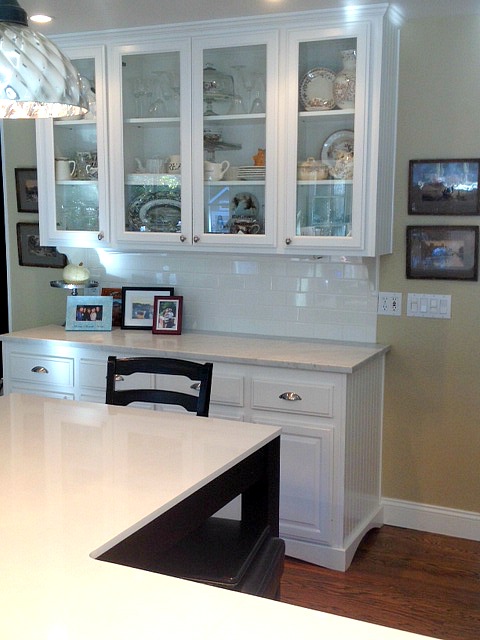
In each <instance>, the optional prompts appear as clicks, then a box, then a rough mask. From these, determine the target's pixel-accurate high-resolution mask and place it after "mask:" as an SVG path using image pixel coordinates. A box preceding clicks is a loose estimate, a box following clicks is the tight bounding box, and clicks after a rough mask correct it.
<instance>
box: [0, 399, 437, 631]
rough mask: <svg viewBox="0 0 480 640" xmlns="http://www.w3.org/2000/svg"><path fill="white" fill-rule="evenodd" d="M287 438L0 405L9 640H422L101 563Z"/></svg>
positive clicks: (125, 411)
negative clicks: (139, 531)
mask: <svg viewBox="0 0 480 640" xmlns="http://www.w3.org/2000/svg"><path fill="white" fill-rule="evenodd" d="M67 407H68V410H67ZM192 425H195V428H194V429H192V428H190V427H191V426H192ZM278 432H279V431H278V429H276V428H274V427H268V426H265V425H253V424H247V423H242V424H239V423H236V422H234V421H224V420H216V419H213V418H199V417H197V416H192V415H189V414H186V415H185V416H183V415H180V414H174V413H170V414H168V413H166V412H164V413H155V414H154V413H153V412H150V411H147V410H139V409H132V408H128V407H112V406H107V405H99V404H90V403H82V402H68V403H65V401H63V400H57V399H52V398H41V397H35V396H30V395H20V394H10V395H9V396H6V397H0V540H1V544H0V638H2V640H19V639H21V640H107V639H111V640H127V639H128V640H138V639H141V640H160V639H161V638H162V639H163V638H178V639H179V640H183V639H184V638H195V640H197V639H198V640H202V639H204V640H207V639H208V640H217V639H218V640H220V639H222V640H223V639H224V638H225V637H228V638H229V639H232V640H240V639H242V640H245V638H262V637H272V638H279V639H281V640H282V639H285V640H287V639H288V640H291V639H292V638H302V640H310V639H312V640H313V638H315V640H318V638H320V637H321V638H323V639H324V640H333V639H335V640H337V639H338V638H342V639H343V638H355V640H410V639H412V640H413V639H415V638H417V639H418V638H421V637H424V636H418V635H415V634H410V633H406V632H402V631H397V630H395V629H389V628H386V627H381V626H377V625H372V624H367V623H364V622H358V621H355V620H350V619H347V618H341V617H338V616H334V615H330V614H326V613H321V612H317V611H312V610H308V609H302V608H300V607H295V606H291V605H286V604H282V603H279V602H276V601H272V600H266V599H263V598H257V597H255V596H249V595H245V594H241V593H236V592H232V591H228V590H224V589H218V588H216V587H210V586H206V585H202V584H197V583H194V582H188V581H185V580H180V579H177V578H171V577H168V576H163V575H160V574H156V573H149V572H147V571H141V570H138V569H132V568H130V567H124V566H118V565H115V564H111V563H108V562H102V561H99V560H95V559H94V558H93V557H92V556H93V552H94V550H95V549H98V548H99V547H102V546H103V544H104V543H105V542H106V541H107V540H114V539H115V538H116V537H118V536H119V535H121V537H123V535H125V534H121V532H122V531H129V530H132V526H133V527H135V528H136V527H137V526H138V523H141V522H142V521H148V520H149V518H150V517H151V514H152V513H156V514H158V513H161V512H162V511H163V510H165V509H168V508H169V507H170V506H171V505H173V504H175V503H176V501H178V500H181V499H182V498H183V497H185V496H186V495H188V494H189V493H191V492H192V491H194V490H195V489H196V488H198V487H199V486H201V485H202V484H203V483H205V482H207V481H208V479H210V478H211V477H212V476H215V475H216V474H218V473H220V472H221V470H222V469H225V468H228V467H229V466H231V465H232V464H234V463H235V462H236V461H238V460H240V459H242V458H243V457H244V456H246V455H248V452H250V451H252V450H255V449H256V448H258V447H259V446H261V444H262V443H265V442H268V441H270V440H271V439H272V438H274V437H275V436H276V435H278Z"/></svg>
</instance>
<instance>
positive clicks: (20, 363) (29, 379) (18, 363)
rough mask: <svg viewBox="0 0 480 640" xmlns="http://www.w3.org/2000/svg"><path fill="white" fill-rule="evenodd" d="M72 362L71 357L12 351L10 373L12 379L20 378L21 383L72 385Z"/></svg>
mask: <svg viewBox="0 0 480 640" xmlns="http://www.w3.org/2000/svg"><path fill="white" fill-rule="evenodd" d="M73 364H74V361H73V358H60V357H52V356H42V355H35V354H22V353H12V354H11V355H10V374H11V378H12V380H21V381H22V382H23V383H28V384H34V385H42V386H49V385H51V386H57V387H63V388H65V387H73V383H74V375H73V371H74V366H73Z"/></svg>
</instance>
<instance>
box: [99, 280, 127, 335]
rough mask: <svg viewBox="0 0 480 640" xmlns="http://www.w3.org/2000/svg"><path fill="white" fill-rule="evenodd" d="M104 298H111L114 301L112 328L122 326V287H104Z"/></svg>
mask: <svg viewBox="0 0 480 640" xmlns="http://www.w3.org/2000/svg"><path fill="white" fill-rule="evenodd" d="M102 296H111V298H112V301H113V310H112V327H121V326H122V287H103V288H102Z"/></svg>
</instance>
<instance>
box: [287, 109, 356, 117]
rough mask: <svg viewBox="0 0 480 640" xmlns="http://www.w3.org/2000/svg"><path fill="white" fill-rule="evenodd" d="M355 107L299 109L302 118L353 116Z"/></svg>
mask: <svg viewBox="0 0 480 640" xmlns="http://www.w3.org/2000/svg"><path fill="white" fill-rule="evenodd" d="M354 114H355V109H330V110H327V111H299V112H298V116H299V117H300V118H335V117H337V118H338V117H341V116H353V115H354Z"/></svg>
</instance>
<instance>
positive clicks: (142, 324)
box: [121, 286, 174, 331]
mask: <svg viewBox="0 0 480 640" xmlns="http://www.w3.org/2000/svg"><path fill="white" fill-rule="evenodd" d="M173 294H174V289H173V287H161V286H158V287H122V324H121V327H122V329H148V330H150V331H152V327H153V313H154V298H155V296H173Z"/></svg>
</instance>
